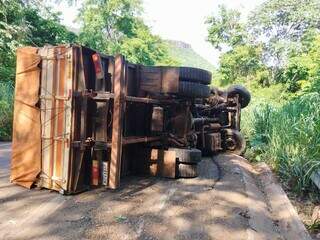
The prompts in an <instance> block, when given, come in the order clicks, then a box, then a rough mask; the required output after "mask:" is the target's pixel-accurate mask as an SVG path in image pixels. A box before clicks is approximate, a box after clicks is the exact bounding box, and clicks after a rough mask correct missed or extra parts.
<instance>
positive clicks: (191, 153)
mask: <svg viewBox="0 0 320 240" xmlns="http://www.w3.org/2000/svg"><path fill="white" fill-rule="evenodd" d="M169 150H170V151H175V152H176V157H177V158H178V161H179V163H188V164H193V163H198V162H200V161H201V151H200V150H199V149H196V148H191V149H184V148H169Z"/></svg>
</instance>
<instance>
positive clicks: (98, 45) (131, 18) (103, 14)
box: [79, 0, 174, 65]
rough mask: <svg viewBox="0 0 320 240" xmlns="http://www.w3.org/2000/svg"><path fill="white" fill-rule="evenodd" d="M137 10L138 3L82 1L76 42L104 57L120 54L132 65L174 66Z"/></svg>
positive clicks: (138, 1) (130, 1) (130, 0)
mask: <svg viewBox="0 0 320 240" xmlns="http://www.w3.org/2000/svg"><path fill="white" fill-rule="evenodd" d="M141 9H142V7H141V1H140V0H134V1H132V0H100V1H93V0H87V1H85V2H84V3H83V7H82V9H81V10H80V14H79V20H80V22H81V23H82V28H81V32H80V35H79V40H80V42H81V43H82V44H84V45H86V46H88V47H91V48H94V49H97V50H99V51H102V52H105V53H107V54H112V55H113V54H118V53H122V54H123V55H125V56H126V58H127V59H128V60H129V61H131V62H133V63H140V64H145V65H155V64H165V65H167V64H170V63H174V60H173V59H172V58H171V57H170V56H169V53H168V50H167V48H166V45H165V44H164V42H163V41H162V40H161V39H160V38H159V37H158V36H154V35H152V34H151V31H150V29H149V28H148V27H147V26H146V25H145V24H144V23H143V21H142V19H141V17H140V13H141Z"/></svg>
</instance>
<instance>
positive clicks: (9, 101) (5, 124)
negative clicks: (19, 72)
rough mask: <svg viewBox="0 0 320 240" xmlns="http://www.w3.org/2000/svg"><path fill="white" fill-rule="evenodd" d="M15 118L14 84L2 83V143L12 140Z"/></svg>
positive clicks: (0, 86)
mask: <svg viewBox="0 0 320 240" xmlns="http://www.w3.org/2000/svg"><path fill="white" fill-rule="evenodd" d="M12 117H13V84H12V82H1V81H0V141H4V140H10V138H11V132H12Z"/></svg>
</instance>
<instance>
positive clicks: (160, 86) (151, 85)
mask: <svg viewBox="0 0 320 240" xmlns="http://www.w3.org/2000/svg"><path fill="white" fill-rule="evenodd" d="M140 89H141V90H143V91H146V92H151V93H177V92H178V91H179V68H176V67H145V66H142V67H141V79H140Z"/></svg>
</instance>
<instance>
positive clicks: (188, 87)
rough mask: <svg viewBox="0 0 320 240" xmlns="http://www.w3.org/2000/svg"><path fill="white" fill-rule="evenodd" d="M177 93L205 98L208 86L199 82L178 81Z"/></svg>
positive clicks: (208, 90) (207, 94) (207, 95)
mask: <svg viewBox="0 0 320 240" xmlns="http://www.w3.org/2000/svg"><path fill="white" fill-rule="evenodd" d="M179 95H181V96H184V97H190V98H207V97H209V96H210V88H209V87H208V86H207V85H203V84H200V83H194V82H185V81H180V82H179Z"/></svg>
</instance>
